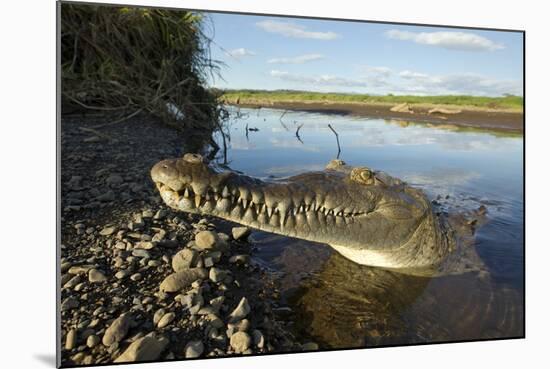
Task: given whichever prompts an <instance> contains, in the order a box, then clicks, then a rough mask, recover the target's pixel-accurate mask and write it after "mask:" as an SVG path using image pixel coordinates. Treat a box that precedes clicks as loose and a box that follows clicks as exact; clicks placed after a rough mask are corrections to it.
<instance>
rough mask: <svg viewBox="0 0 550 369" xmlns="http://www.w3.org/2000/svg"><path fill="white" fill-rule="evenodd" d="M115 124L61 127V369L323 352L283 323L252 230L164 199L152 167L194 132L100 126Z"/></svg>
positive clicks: (138, 120)
mask: <svg viewBox="0 0 550 369" xmlns="http://www.w3.org/2000/svg"><path fill="white" fill-rule="evenodd" d="M112 120H113V119H109V118H108V117H101V116H96V117H94V116H88V117H83V116H72V117H64V118H63V119H62V123H61V214H60V215H61V249H60V256H61V260H60V270H61V275H60V276H59V279H58V281H59V288H60V298H61V299H60V310H61V311H60V325H61V326H60V327H59V328H60V330H61V335H60V345H61V364H62V365H63V366H73V365H92V364H110V363H113V362H133V361H146V360H179V359H188V358H197V357H213V356H214V357H216V356H232V355H242V354H262V353H272V352H288V351H302V350H310V349H315V348H317V347H318V346H317V345H316V344H313V343H311V342H309V341H304V342H298V341H297V339H296V338H295V337H294V335H293V334H292V333H291V332H290V330H288V329H287V328H286V326H287V322H286V321H284V320H282V319H280V318H279V316H278V314H279V313H278V309H281V308H284V305H283V304H282V303H281V302H280V301H279V299H278V293H279V292H278V290H279V288H278V286H277V283H278V282H277V281H276V280H274V279H273V278H272V276H271V274H270V273H268V272H266V271H265V270H264V269H263V268H261V267H260V266H258V265H257V264H256V263H255V262H254V259H253V257H252V255H251V253H252V245H251V244H250V243H249V242H248V241H247V237H248V230H247V229H246V228H242V227H240V228H239V227H236V226H235V225H234V224H231V223H229V222H222V221H218V220H216V219H213V218H209V217H203V216H196V215H190V214H187V213H182V212H175V211H173V210H172V209H170V208H168V207H166V206H165V205H164V203H163V202H162V201H161V199H160V196H159V195H158V192H157V190H156V188H155V186H154V183H153V182H152V181H151V179H150V175H149V171H150V168H151V167H152V166H153V165H154V164H155V163H157V162H158V161H160V160H162V159H166V158H171V157H178V156H181V155H182V154H183V150H184V147H185V146H184V145H183V144H182V142H184V141H185V138H186V136H188V134H182V133H180V132H178V131H176V130H174V129H172V128H169V127H167V126H163V125H160V124H158V122H154V121H152V120H151V118H149V117H134V118H132V119H129V120H127V121H124V122H120V123H117V124H114V125H108V126H103V127H101V128H98V125H101V124H105V123H109V122H110V121H112ZM304 344H305V345H304Z"/></svg>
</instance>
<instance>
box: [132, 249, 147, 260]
mask: <svg viewBox="0 0 550 369" xmlns="http://www.w3.org/2000/svg"><path fill="white" fill-rule="evenodd" d="M132 255H133V256H135V257H138V258H147V259H150V258H151V254H150V253H149V251H147V250H144V249H134V250H132Z"/></svg>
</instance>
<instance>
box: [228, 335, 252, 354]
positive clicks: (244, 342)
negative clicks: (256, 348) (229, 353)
mask: <svg viewBox="0 0 550 369" xmlns="http://www.w3.org/2000/svg"><path fill="white" fill-rule="evenodd" d="M251 343H252V339H251V338H250V336H249V335H248V333H246V332H237V333H234V334H233V335H232V336H231V339H230V340H229V344H230V345H231V347H232V348H233V350H235V352H236V353H238V354H240V353H243V352H245V351H246V350H248V348H249V347H250V344H251Z"/></svg>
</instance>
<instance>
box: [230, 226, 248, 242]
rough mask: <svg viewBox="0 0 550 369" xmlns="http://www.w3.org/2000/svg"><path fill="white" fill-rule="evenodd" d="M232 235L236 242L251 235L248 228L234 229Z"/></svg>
mask: <svg viewBox="0 0 550 369" xmlns="http://www.w3.org/2000/svg"><path fill="white" fill-rule="evenodd" d="M231 234H232V235H233V239H235V240H240V239H246V238H247V237H248V235H249V234H250V229H249V228H248V227H233V229H232V230H231Z"/></svg>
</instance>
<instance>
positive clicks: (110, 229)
mask: <svg viewBox="0 0 550 369" xmlns="http://www.w3.org/2000/svg"><path fill="white" fill-rule="evenodd" d="M115 231H116V227H105V228H103V229H102V230H101V231H99V234H100V235H102V236H110V235H112V234H113V233H115Z"/></svg>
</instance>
